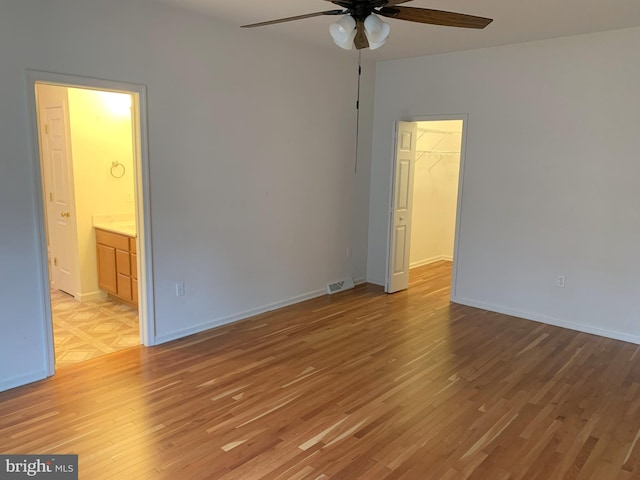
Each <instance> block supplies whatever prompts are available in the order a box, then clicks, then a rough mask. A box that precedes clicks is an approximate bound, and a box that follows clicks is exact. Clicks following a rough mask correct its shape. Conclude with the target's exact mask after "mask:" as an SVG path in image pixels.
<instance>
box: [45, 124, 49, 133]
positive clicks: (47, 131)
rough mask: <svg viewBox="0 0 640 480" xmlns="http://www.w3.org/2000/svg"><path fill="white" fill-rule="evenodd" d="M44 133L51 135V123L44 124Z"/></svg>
mask: <svg viewBox="0 0 640 480" xmlns="http://www.w3.org/2000/svg"><path fill="white" fill-rule="evenodd" d="M44 134H45V135H49V125H47V124H46V123H45V124H44Z"/></svg>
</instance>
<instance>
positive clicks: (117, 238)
mask: <svg viewBox="0 0 640 480" xmlns="http://www.w3.org/2000/svg"><path fill="white" fill-rule="evenodd" d="M96 251H97V258H98V286H99V287H100V289H102V290H104V291H105V292H107V293H108V294H109V295H110V296H111V297H113V298H115V299H117V300H120V301H122V302H124V303H127V304H129V305H133V306H135V307H137V306H138V272H137V256H136V239H135V238H134V237H129V236H127V235H123V234H120V233H114V232H109V231H106V230H101V229H99V228H96Z"/></svg>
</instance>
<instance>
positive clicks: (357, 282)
mask: <svg viewBox="0 0 640 480" xmlns="http://www.w3.org/2000/svg"><path fill="white" fill-rule="evenodd" d="M365 283H367V279H366V277H358V278H354V279H353V284H354V285H363V284H365Z"/></svg>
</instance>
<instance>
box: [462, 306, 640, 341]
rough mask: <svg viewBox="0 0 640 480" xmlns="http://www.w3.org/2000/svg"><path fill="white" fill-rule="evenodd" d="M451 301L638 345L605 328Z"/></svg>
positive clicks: (638, 338) (633, 337)
mask: <svg viewBox="0 0 640 480" xmlns="http://www.w3.org/2000/svg"><path fill="white" fill-rule="evenodd" d="M451 301H452V302H453V303H459V304H461V305H466V306H468V307H474V308H480V309H482V310H488V311H490V312H496V313H502V314H504V315H511V316H512V317H519V318H523V319H525V320H531V321H533V322H538V323H545V324H547V325H554V326H556V327H562V328H568V329H569V330H575V331H577V332H582V333H590V334H592V335H598V336H600V337H606V338H612V339H614V340H622V341H623V342H629V343H635V344H636V345H640V336H638V335H631V334H629V333H625V332H618V331H616V330H608V329H606V328H600V327H595V326H593V325H588V324H585V323H576V322H571V321H568V320H561V319H559V318H553V317H548V316H546V315H540V314H537V313H531V312H525V311H522V310H516V309H513V308H508V307H503V306H501V305H491V304H487V303H483V302H478V301H476V300H471V299H468V298H462V297H457V296H456V297H452V298H451Z"/></svg>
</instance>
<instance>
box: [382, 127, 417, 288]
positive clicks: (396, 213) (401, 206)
mask: <svg viewBox="0 0 640 480" xmlns="http://www.w3.org/2000/svg"><path fill="white" fill-rule="evenodd" d="M417 135H418V124H417V123H413V122H398V123H397V124H396V156H395V161H394V176H393V195H392V204H391V221H390V224H391V233H390V239H389V246H390V251H389V262H388V267H387V271H388V274H387V282H386V288H385V291H386V292H387V293H394V292H398V291H400V290H406V289H407V288H408V287H409V263H410V255H409V253H410V242H411V206H412V203H413V172H414V168H415V162H416V143H417Z"/></svg>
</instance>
